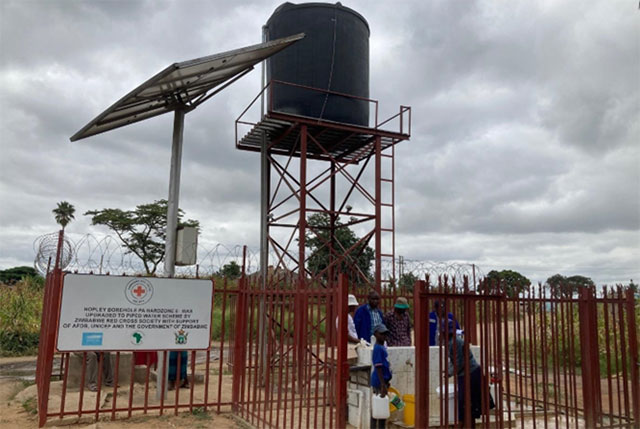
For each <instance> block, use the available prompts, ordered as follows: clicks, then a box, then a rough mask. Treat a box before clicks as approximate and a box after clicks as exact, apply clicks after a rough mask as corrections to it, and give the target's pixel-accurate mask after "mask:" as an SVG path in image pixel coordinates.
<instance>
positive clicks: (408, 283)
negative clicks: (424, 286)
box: [398, 273, 418, 293]
mask: <svg viewBox="0 0 640 429" xmlns="http://www.w3.org/2000/svg"><path fill="white" fill-rule="evenodd" d="M416 281H418V277H417V276H416V275H414V274H413V273H404V274H402V275H401V276H400V281H399V282H398V283H399V285H400V289H402V290H403V291H407V292H409V293H413V285H414V284H415V282H416Z"/></svg>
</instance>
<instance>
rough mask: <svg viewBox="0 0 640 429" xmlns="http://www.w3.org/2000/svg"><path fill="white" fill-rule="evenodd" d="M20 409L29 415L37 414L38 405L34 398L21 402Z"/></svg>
mask: <svg viewBox="0 0 640 429" xmlns="http://www.w3.org/2000/svg"><path fill="white" fill-rule="evenodd" d="M22 408H24V410H25V411H26V412H27V413H29V414H31V415H36V414H38V404H37V403H36V398H35V396H34V397H31V398H29V399H25V400H24V401H22Z"/></svg>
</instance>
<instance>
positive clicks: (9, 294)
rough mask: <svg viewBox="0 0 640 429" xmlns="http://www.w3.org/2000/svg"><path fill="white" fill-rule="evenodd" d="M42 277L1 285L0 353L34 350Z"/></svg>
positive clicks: (6, 354)
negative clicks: (10, 284)
mask: <svg viewBox="0 0 640 429" xmlns="http://www.w3.org/2000/svg"><path fill="white" fill-rule="evenodd" d="M43 285H44V283H43V280H42V279H39V278H34V277H25V278H23V279H22V280H20V281H19V282H18V283H16V284H15V285H14V286H7V285H0V356H25V355H32V354H35V353H36V352H37V349H38V340H39V337H40V319H41V317H42V301H43Z"/></svg>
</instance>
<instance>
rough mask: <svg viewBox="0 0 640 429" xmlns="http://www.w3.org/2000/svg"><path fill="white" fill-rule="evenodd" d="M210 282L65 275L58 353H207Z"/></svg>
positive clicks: (209, 327)
mask: <svg viewBox="0 0 640 429" xmlns="http://www.w3.org/2000/svg"><path fill="white" fill-rule="evenodd" d="M212 294H213V284H212V283H211V280H192V279H167V278H153V277H118V276H98V275H88V274H66V275H65V276H64V281H63V285H62V300H61V301H62V302H61V305H60V317H59V322H58V339H57V348H58V350H59V351H81V350H120V351H123V350H203V349H208V348H209V342H210V341H209V339H210V338H211V306H212Z"/></svg>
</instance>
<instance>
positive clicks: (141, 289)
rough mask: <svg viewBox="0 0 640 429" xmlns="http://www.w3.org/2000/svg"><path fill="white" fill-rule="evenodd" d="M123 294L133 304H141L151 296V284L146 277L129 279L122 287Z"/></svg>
mask: <svg viewBox="0 0 640 429" xmlns="http://www.w3.org/2000/svg"><path fill="white" fill-rule="evenodd" d="M124 296H125V298H127V301H129V302H130V303H131V304H133V305H143V304H146V303H147V302H149V300H150V299H151V298H152V297H153V284H152V283H151V282H150V281H149V280H147V279H131V280H129V281H128V283H127V285H126V286H125V288H124Z"/></svg>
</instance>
